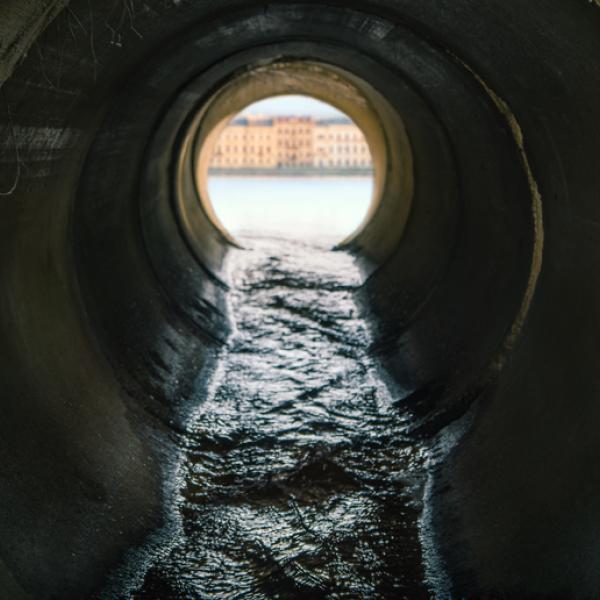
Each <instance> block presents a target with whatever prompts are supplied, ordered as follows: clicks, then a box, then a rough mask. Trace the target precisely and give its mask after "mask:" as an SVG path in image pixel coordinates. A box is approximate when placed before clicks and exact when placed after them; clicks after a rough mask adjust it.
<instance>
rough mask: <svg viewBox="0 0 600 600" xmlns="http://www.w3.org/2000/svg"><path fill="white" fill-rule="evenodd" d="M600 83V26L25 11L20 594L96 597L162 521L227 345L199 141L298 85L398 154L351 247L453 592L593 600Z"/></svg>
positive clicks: (6, 415) (564, 15)
mask: <svg viewBox="0 0 600 600" xmlns="http://www.w3.org/2000/svg"><path fill="white" fill-rule="evenodd" d="M599 59H600V8H599V7H598V6H597V5H596V3H590V2H587V1H586V0H540V1H537V2H535V3H533V2H530V3H525V2H505V1H504V2H501V1H496V0H485V1H478V2H475V1H474V0H436V1H435V2H433V1H428V0H426V1H420V2H414V1H409V0H365V1H361V2H358V1H353V0H331V2H327V3H325V4H323V3H314V2H303V3H295V2H269V3H264V2H253V1H250V0H248V1H243V0H240V1H235V2H234V1H229V0H227V1H225V0H223V1H221V2H211V1H209V0H196V1H191V0H190V1H186V0H144V1H141V0H139V1H138V0H131V1H123V2H121V1H120V0H119V1H115V2H104V1H103V2H100V1H96V0H73V1H72V2H67V1H66V0H62V1H56V0H27V1H21V0H19V1H17V0H8V1H5V2H3V3H2V6H1V7H0V85H1V87H0V165H1V166H0V224H1V227H2V235H1V236H0V273H1V276H2V287H1V288H0V332H1V334H0V356H1V357H2V361H1V363H0V370H1V373H2V375H1V378H0V381H1V382H2V383H1V385H2V401H1V404H0V407H1V408H0V410H1V413H0V414H1V418H0V458H1V464H2V467H1V469H0V473H1V477H2V481H1V485H0V597H3V598H4V597H6V598H11V599H20V598H84V597H89V596H91V595H92V594H93V593H95V592H96V591H97V590H99V589H100V588H101V586H102V584H103V582H104V580H105V578H106V575H107V573H108V572H109V571H110V569H111V568H113V567H114V565H115V564H117V563H118V561H119V560H120V558H121V557H122V556H123V553H124V552H125V551H127V550H128V549H129V548H132V547H134V546H136V545H138V544H139V543H140V542H141V541H142V540H143V539H144V538H145V537H146V536H147V535H148V533H149V532H151V531H153V530H155V529H156V528H157V527H159V526H160V525H161V522H162V514H163V512H162V508H163V504H164V500H165V484H164V480H165V476H166V473H168V472H169V466H170V465H172V463H173V461H174V460H175V455H174V448H173V444H172V442H171V437H170V436H171V432H173V431H177V430H179V429H180V428H181V427H182V426H183V424H184V422H185V419H186V415H187V413H188V411H189V410H191V408H192V406H191V402H190V401H189V396H190V393H191V390H192V387H193V386H194V385H195V384H197V379H198V378H199V377H200V378H201V377H202V375H203V373H206V372H207V371H208V370H209V368H210V365H211V361H212V360H213V357H214V356H215V351H216V349H217V348H218V347H219V345H220V344H221V343H222V342H223V340H224V339H225V338H226V336H227V332H228V323H227V319H226V317H225V315H224V298H225V295H226V294H227V281H226V280H225V278H224V275H223V273H222V271H221V266H222V261H223V259H224V256H225V254H226V252H227V248H228V240H227V239H226V237H225V236H224V235H223V234H222V232H219V231H218V230H217V229H216V228H215V227H214V226H213V225H212V223H211V221H210V218H209V215H207V214H206V212H205V206H204V207H203V205H202V203H201V201H200V198H199V195H198V194H200V195H201V194H202V186H200V190H199V191H198V189H197V188H196V187H195V176H194V169H195V168H196V164H197V163H196V161H197V160H198V153H199V152H200V151H201V148H199V145H200V146H201V144H202V142H203V141H205V140H206V139H208V137H210V134H211V131H213V128H214V127H217V126H218V125H219V124H222V122H223V119H225V118H226V116H227V115H228V114H232V113H233V112H234V108H235V106H234V104H235V102H238V101H240V102H241V101H244V100H246V101H248V102H250V101H252V100H254V99H257V98H258V97H262V96H264V95H268V93H269V92H270V93H272V92H273V90H274V89H277V90H286V91H290V90H292V91H295V92H297V91H303V90H304V91H307V89H308V90H309V91H310V90H311V89H312V92H313V93H314V94H316V95H320V97H322V99H325V100H330V101H334V100H335V102H334V103H337V105H338V106H341V107H342V108H344V109H345V110H347V111H348V113H349V114H352V116H353V118H354V119H355V120H356V121H357V122H360V123H361V126H363V128H364V129H365V132H366V133H367V134H368V137H369V139H370V142H371V143H372V151H373V154H374V157H375V159H376V166H377V165H378V168H379V171H378V175H377V177H378V180H377V190H378V192H377V202H375V203H374V206H373V210H372V215H371V219H370V221H369V223H368V224H366V225H365V227H364V228H363V229H362V230H361V231H360V232H359V233H358V234H357V235H356V236H355V237H354V238H353V239H352V240H349V241H348V242H347V244H346V246H347V248H348V249H350V250H351V251H352V252H354V253H355V254H356V256H357V257H358V259H359V260H360V264H361V266H362V267H363V272H364V277H365V282H364V285H363V286H362V289H361V294H360V296H361V299H362V301H363V302H364V303H365V306H367V307H368V308H369V309H370V311H371V313H372V315H373V318H374V320H375V322H376V328H377V332H378V336H377V341H376V343H375V344H374V347H373V352H375V353H377V354H378V355H379V356H380V357H381V359H382V361H383V363H384V365H385V366H386V368H387V370H388V371H389V373H390V375H391V377H392V378H393V380H394V382H395V385H396V393H397V394H398V396H399V398H400V400H399V402H400V405H401V406H403V407H404V408H405V409H407V410H409V411H410V413H411V415H412V416H411V423H412V427H411V428H412V433H413V434H414V435H415V436H417V437H421V438H423V439H426V440H427V441H428V443H429V444H430V445H431V447H432V448H433V451H432V457H431V461H430V477H429V484H428V493H427V497H426V512H425V515H426V516H425V518H424V521H423V524H422V543H423V547H424V556H425V560H426V565H425V569H426V571H427V573H428V577H429V578H430V584H431V586H432V588H433V589H434V591H435V593H436V594H437V595H438V596H439V597H441V598H444V597H457V598H460V597H474V598H481V597H490V598H495V597H553V598H567V597H568V598H590V597H595V596H597V593H598V590H599V589H600V564H599V561H598V556H600V547H599V542H598V534H597V532H598V531H599V530H600V475H599V471H598V468H597V464H598V461H599V460H600V436H599V435H598V422H599V421H600V403H599V402H598V400H599V384H598V375H597V373H598V368H597V365H598V359H599V354H600V346H599V342H598V340H599V339H600V331H599V329H600V322H599V318H598V314H599V313H598V306H600V268H599V267H600V265H599V264H598V262H599V259H600V245H599V242H600V234H599V232H600V227H599V225H600V202H599V200H600V198H599V190H600V169H599V168H598V160H599V158H598V157H599V147H600V102H598V98H599V97H600V60H599ZM315 69H316V70H315ZM257 70H258V71H257ZM256 72H258V73H259V75H258V77H254V76H253V75H252V74H253V73H256ZM260 73H262V74H263V75H260ZM265 73H266V74H267V75H264V74H265ZM298 73H300V75H298ZM307 73H308V74H307ZM282 77H283V79H282ZM244 78H245V80H246V84H245V85H246V88H244V89H245V90H246V91H242V92H239V93H240V94H241V95H240V96H239V97H237V100H235V102H233V101H232V102H233V103H232V104H230V105H229V106H226V105H224V104H222V105H221V108H220V109H219V108H216V109H215V106H216V105H214V104H213V103H214V101H215V98H217V97H218V96H219V94H222V93H223V90H225V89H234V90H235V86H236V85H237V84H236V83H235V82H236V81H241V80H242V79H244ZM315 78H316V79H315ZM319 78H321V79H319ZM247 80H250V81H255V82H256V85H254V84H253V83H250V84H247ZM315 81H316V82H317V83H315ZM274 82H275V83H274ZM317 84H318V85H317ZM311 85H312V86H313V88H310V86H311ZM228 86H229V87H228ZM230 86H233V88H231V87H230ZM273 86H274V87H273ZM278 86H279V87H278ZM317 88H318V90H319V91H317ZM230 97H233V98H234V99H235V98H236V96H235V93H234V94H233V95H230ZM238 108H239V107H238ZM211 119H212V120H211Z"/></svg>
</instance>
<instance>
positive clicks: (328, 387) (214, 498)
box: [132, 237, 429, 600]
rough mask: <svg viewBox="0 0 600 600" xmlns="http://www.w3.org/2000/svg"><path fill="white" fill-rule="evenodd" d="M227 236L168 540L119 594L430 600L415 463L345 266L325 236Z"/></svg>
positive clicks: (354, 273) (349, 263)
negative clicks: (221, 284) (222, 332)
mask: <svg viewBox="0 0 600 600" xmlns="http://www.w3.org/2000/svg"><path fill="white" fill-rule="evenodd" d="M241 241H242V242H243V243H244V244H245V246H246V247H249V248H251V249H248V250H242V251H234V252H232V254H231V256H230V258H229V266H228V268H229V272H230V279H231V283H232V291H231V293H230V317H231V319H232V321H233V324H234V328H233V333H232V335H231V336H230V338H229V340H228V343H227V344H226V346H225V347H224V349H223V350H222V352H221V355H220V357H219V361H218V363H219V364H218V367H217V369H216V372H215V373H214V375H213V379H212V383H211V385H210V387H209V393H208V397H207V398H205V399H204V400H202V403H201V405H200V406H199V409H198V411H197V414H196V415H195V417H194V419H193V423H192V425H191V426H190V432H189V435H188V436H187V438H186V440H185V443H184V450H185V452H184V454H185V463H184V465H183V467H182V470H183V480H184V483H183V485H182V487H181V490H180V494H179V498H178V500H177V506H176V508H175V509H176V510H177V511H179V513H180V515H181V531H180V532H179V535H178V537H177V539H176V540H175V541H174V543H173V544H172V545H171V547H170V548H169V550H168V551H165V552H164V553H163V555H162V556H160V557H159V558H158V560H157V562H156V563H155V564H154V566H152V567H151V568H150V569H149V571H148V572H147V574H146V576H145V579H144V582H143V584H142V586H141V588H140V589H138V591H137V592H135V593H134V594H133V596H132V597H133V598H135V599H136V600H157V599H160V600H171V599H186V600H188V599H201V600H208V599H214V600H226V599H248V600H266V599H273V598H279V599H290V600H291V599H306V600H319V599H321V598H323V599H325V598H331V599H342V598H343V599H346V598H347V599H350V598H356V599H363V598H364V599H379V598H380V599H384V598H385V599H387V598H390V599H400V598H410V599H411V600H414V599H419V598H428V597H429V594H428V592H427V590H426V589H425V587H424V585H423V584H422V583H421V582H422V581H423V579H424V575H423V569H422V566H421V552H420V546H419V531H418V519H419V517H420V514H421V496H422V489H423V475H422V471H423V469H422V467H423V462H424V453H423V451H421V450H420V449H419V448H418V447H415V445H414V443H411V442H410V441H409V440H408V439H407V438H406V437H405V435H404V431H405V427H406V423H405V420H404V417H403V416H402V414H401V412H400V410H399V409H398V407H397V406H396V405H395V403H394V398H393V397H392V394H391V393H390V391H389V389H388V388H387V387H386V385H385V384H384V383H383V381H382V378H381V373H380V371H379V367H378V365H377V363H376V361H375V360H374V359H373V358H371V356H370V354H369V347H370V345H371V343H372V339H371V332H370V328H369V324H368V321H367V320H366V319H365V315H364V314H363V313H362V311H361V309H360V308H359V306H358V305H357V303H356V299H355V290H356V288H357V286H358V285H359V284H360V274H359V271H358V268H357V267H356V266H355V264H354V262H353V258H352V257H351V256H350V255H348V254H346V253H344V252H333V251H330V250H328V249H327V241H326V240H324V239H323V238H322V239H321V240H320V241H315V240H313V241H312V242H300V241H291V240H289V239H275V238H267V237H253V238H252V239H250V238H242V239H241ZM203 393H206V392H203Z"/></svg>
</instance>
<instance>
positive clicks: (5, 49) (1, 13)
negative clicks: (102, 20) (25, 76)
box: [0, 0, 69, 86]
mask: <svg viewBox="0 0 600 600" xmlns="http://www.w3.org/2000/svg"><path fill="white" fill-rule="evenodd" d="M68 3H69V0H25V1H23V0H8V2H2V6H0V86H1V85H2V84H3V83H4V82H5V81H6V80H7V79H8V78H9V77H10V75H11V73H12V72H13V70H14V69H15V66H16V65H17V63H18V62H19V60H20V59H21V58H22V57H23V56H24V55H25V54H26V53H27V51H28V49H29V47H30V46H31V45H32V44H33V42H34V41H35V40H36V39H37V37H38V36H39V35H40V33H41V32H42V31H43V30H44V29H45V28H46V27H47V25H49V24H50V22H51V21H52V19H54V17H55V16H56V15H57V14H58V13H59V12H60V11H61V10H62V9H63V8H65V7H66V6H67V4H68Z"/></svg>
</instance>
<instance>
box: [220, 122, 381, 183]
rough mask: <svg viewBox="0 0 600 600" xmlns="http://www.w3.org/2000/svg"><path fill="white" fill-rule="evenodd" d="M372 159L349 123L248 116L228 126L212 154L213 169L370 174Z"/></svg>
mask: <svg viewBox="0 0 600 600" xmlns="http://www.w3.org/2000/svg"><path fill="white" fill-rule="evenodd" d="M371 167H372V161H371V153H370V151H369V147H368V144H367V142H366V140H365V137H364V135H363V133H362V131H361V130H360V129H359V128H358V127H357V126H356V125H355V124H354V123H353V122H352V121H351V120H350V119H347V118H336V119H323V120H315V119H314V118H313V117H306V116H289V117H287V116H277V117H265V116H249V117H244V118H240V119H236V120H234V121H232V122H231V123H230V124H229V125H228V126H227V127H226V128H225V130H224V131H223V133H222V134H221V137H220V139H219V142H218V143H217V146H216V148H215V151H214V154H213V159H212V162H211V169H214V170H236V169H246V170H248V169H250V170H252V169H259V170H286V169H309V170H319V171H323V170H324V171H326V170H368V169H371Z"/></svg>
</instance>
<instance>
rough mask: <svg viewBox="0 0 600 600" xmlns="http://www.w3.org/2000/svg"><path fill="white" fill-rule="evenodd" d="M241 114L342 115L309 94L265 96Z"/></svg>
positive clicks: (320, 116)
mask: <svg viewBox="0 0 600 600" xmlns="http://www.w3.org/2000/svg"><path fill="white" fill-rule="evenodd" d="M240 114H241V115H256V114H260V115H298V116H313V117H317V118H319V119H329V118H332V117H344V116H346V115H345V114H344V113H342V112H340V111H339V110H337V109H336V108H333V106H331V105H329V104H326V103H325V102H321V101H319V100H315V99H314V98H310V97H309V96H276V97H274V98H267V99H266V100H260V101H259V102H255V103H254V104H251V105H250V106H248V107H247V108H245V109H244V110H243V111H242V112H241V113H240Z"/></svg>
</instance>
